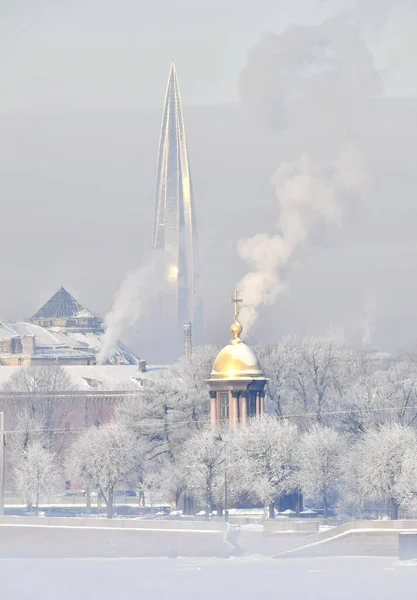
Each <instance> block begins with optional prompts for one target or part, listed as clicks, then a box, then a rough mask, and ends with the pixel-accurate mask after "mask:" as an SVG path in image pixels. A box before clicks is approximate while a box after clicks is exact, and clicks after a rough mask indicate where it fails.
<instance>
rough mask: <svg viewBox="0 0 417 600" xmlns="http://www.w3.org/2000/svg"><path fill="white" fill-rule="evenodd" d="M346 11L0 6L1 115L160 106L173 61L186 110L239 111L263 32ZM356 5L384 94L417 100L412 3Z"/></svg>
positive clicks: (304, 3)
mask: <svg viewBox="0 0 417 600" xmlns="http://www.w3.org/2000/svg"><path fill="white" fill-rule="evenodd" d="M358 2H359V0H358ZM342 4H343V3H341V2H337V1H332V0H322V1H316V0H292V1H283V0H210V1H208V0H175V1H172V0H153V1H152V2H151V1H149V0H147V1H146V2H145V1H143V0H71V2H59V1H58V2H57V1H55V0H36V2H32V1H30V0H26V1H25V0H2V2H1V4H0V54H1V56H2V57H3V58H5V59H6V60H3V61H2V81H1V95H0V110H3V111H9V110H15V109H16V108H24V109H26V110H37V109H46V110H51V109H55V110H62V109H65V108H67V107H109V106H135V107H138V106H160V104H161V95H162V94H163V91H164V87H165V73H166V71H167V69H168V65H169V62H170V60H171V58H174V59H175V61H176V63H177V68H178V71H179V76H180V82H181V90H182V96H183V100H184V102H185V104H216V103H224V102H230V101H235V100H236V99H237V80H238V76H239V72H240V71H241V69H242V68H243V66H244V64H245V62H246V55H247V52H248V50H249V49H250V48H251V47H252V46H254V45H255V44H256V42H257V41H258V40H259V38H260V37H261V35H262V34H263V33H264V32H266V31H274V32H280V31H282V30H284V29H285V28H286V27H287V26H288V25H289V24H291V23H305V24H311V23H317V22H319V21H321V20H322V19H323V18H324V17H325V16H326V15H328V14H330V13H331V11H332V10H334V9H335V8H336V7H340V6H341V5H342ZM359 4H360V7H361V12H360V18H361V19H363V22H364V24H365V23H366V30H367V37H368V40H369V42H370V44H371V46H372V48H373V49H374V51H375V55H376V59H377V64H378V66H379V67H380V68H381V69H382V70H383V72H384V80H385V84H386V93H387V94H388V95H416V94H417V84H416V80H417V77H416V75H417V66H416V61H415V60H414V56H415V52H414V50H415V49H416V42H415V39H414V38H415V36H414V31H415V25H416V16H417V9H416V8H415V5H416V3H415V2H413V0H409V1H406V0H399V1H398V2H397V3H391V4H393V5H394V8H392V9H390V8H389V6H388V8H387V7H386V3H384V0H381V1H379V2H377V1H376V0H361V2H360V3H359ZM384 7H385V8H384ZM365 9H367V10H365ZM370 9H373V10H370ZM383 15H384V18H382V16H383ZM372 17H374V19H373V18H372Z"/></svg>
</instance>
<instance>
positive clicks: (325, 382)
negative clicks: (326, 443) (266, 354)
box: [286, 337, 356, 426]
mask: <svg viewBox="0 0 417 600" xmlns="http://www.w3.org/2000/svg"><path fill="white" fill-rule="evenodd" d="M290 342H291V340H289V341H288V343H287V348H288V352H289V354H290V359H289V360H290V369H289V373H288V375H287V381H286V387H287V390H288V392H287V393H288V396H289V398H290V400H291V401H292V402H291V403H290V405H291V408H292V410H293V411H294V413H295V414H297V413H300V414H305V415H308V416H309V417H310V421H312V422H316V423H321V424H331V423H332V422H333V421H334V418H332V416H331V415H330V414H326V413H332V412H334V411H335V410H336V409H337V408H339V407H340V399H341V397H342V395H343V391H344V389H345V388H346V386H347V385H348V384H349V382H350V380H351V377H352V372H353V370H354V369H355V368H356V357H355V355H354V353H353V352H352V350H351V349H350V348H349V347H348V346H346V345H345V344H341V343H339V342H336V341H334V340H329V339H322V338H311V337H305V338H303V339H301V340H299V341H298V340H297V338H293V339H292V343H290ZM286 414H288V412H287V413H286ZM306 423H308V421H307V420H306V419H303V425H304V426H305V425H306Z"/></svg>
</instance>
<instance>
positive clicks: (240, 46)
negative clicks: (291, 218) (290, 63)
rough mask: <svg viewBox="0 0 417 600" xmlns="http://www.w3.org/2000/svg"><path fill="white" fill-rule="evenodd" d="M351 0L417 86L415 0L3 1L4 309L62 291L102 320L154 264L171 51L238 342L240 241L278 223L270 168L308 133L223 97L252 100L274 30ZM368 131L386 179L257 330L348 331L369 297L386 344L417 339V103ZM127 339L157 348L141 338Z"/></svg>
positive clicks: (207, 278) (399, 88)
mask: <svg viewBox="0 0 417 600" xmlns="http://www.w3.org/2000/svg"><path fill="white" fill-rule="evenodd" d="M351 3H355V5H357V9H358V10H357V12H356V14H355V18H357V19H358V20H359V22H360V23H361V25H362V27H363V31H364V33H365V35H366V40H367V42H368V44H369V46H370V47H371V48H372V50H373V52H374V54H375V60H376V64H377V66H378V68H379V69H380V70H381V72H382V75H383V79H384V83H385V94H386V96H397V97H398V96H408V97H416V96H417V61H416V60H415V56H416V55H417V47H416V41H415V39H416V38H415V30H416V24H417V2H416V0H396V1H394V0H392V1H390V2H388V0H346V2H340V1H338V0H286V1H285V2H284V1H283V0H210V1H209V0H188V1H187V0H153V1H151V0H148V1H147V2H143V1H142V0H67V1H63V0H0V56H1V59H2V64H1V79H0V223H1V225H0V233H1V239H2V252H1V253H0V274H1V282H2V294H1V299H0V315H4V316H6V317H8V318H21V317H25V316H29V315H30V314H32V313H33V312H35V310H37V309H38V308H39V306H40V305H41V304H43V303H44V302H45V301H46V300H47V299H48V297H49V296H50V295H52V294H53V293H54V292H55V291H56V290H57V289H58V288H59V287H61V285H64V286H65V287H67V289H69V291H70V292H71V293H73V294H74V295H75V296H76V297H77V299H78V300H79V301H80V302H81V303H83V304H86V305H87V306H88V307H89V308H91V309H92V310H93V311H96V312H99V313H101V314H102V315H104V314H105V313H106V311H108V310H109V308H110V306H111V303H112V297H113V295H114V293H115V292H116V290H117V288H118V286H119V284H120V281H121V280H122V278H123V275H124V273H125V272H126V271H127V270H129V269H134V268H136V267H138V266H140V265H141V263H142V262H143V260H144V257H145V256H146V255H147V253H148V252H149V249H150V245H151V231H152V213H153V203H154V198H153V194H154V185H155V165H156V154H157V147H158V136H159V127H160V118H161V113H162V105H163V99H164V94H165V86H166V82H167V77H168V71H169V63H170V60H171V58H174V59H175V62H176V65H177V70H178V75H179V83H180V88H181V94H182V98H183V102H184V105H185V124H186V130H187V137H188V142H189V150H190V161H191V169H192V176H193V187H194V194H195V204H196V212H197V220H198V229H199V236H200V252H201V257H202V263H203V266H204V272H203V278H204V286H203V287H204V290H203V291H204V296H205V321H206V327H207V330H208V331H209V336H208V339H207V341H209V342H217V343H222V342H224V341H225V339H227V338H225V336H227V331H228V326H229V321H230V318H231V317H230V315H231V313H230V305H229V303H228V297H229V294H230V293H232V292H233V286H234V284H235V282H236V281H237V280H238V279H239V278H240V277H241V276H242V275H243V274H244V273H245V269H246V265H244V264H243V263H242V261H241V260H240V259H239V258H238V256H237V242H238V240H239V239H241V238H245V237H249V236H251V235H254V234H255V233H258V232H269V233H272V232H274V226H273V225H274V223H275V222H276V219H277V203H276V200H275V198H274V190H273V187H272V184H271V178H272V176H273V174H274V172H275V171H276V169H277V167H278V165H279V163H280V161H281V160H294V159H295V158H297V157H298V156H299V153H300V152H301V151H305V150H306V147H305V145H307V144H306V131H305V130H304V129H303V127H304V125H305V123H304V124H300V126H299V129H298V130H297V131H291V132H287V135H285V132H283V133H281V132H278V134H277V132H276V131H275V132H274V131H272V130H270V129H268V125H267V124H264V125H263V126H262V125H260V124H259V123H253V122H252V121H251V117H250V116H248V115H247V114H246V113H245V112H244V110H243V109H242V107H238V106H217V105H221V104H224V103H230V102H235V101H237V99H238V93H237V89H238V80H239V76H240V73H241V71H242V69H243V68H244V67H245V65H246V64H247V54H248V52H249V51H250V50H251V48H253V47H254V45H256V44H257V42H258V41H259V40H260V38H261V36H262V34H263V33H265V32H269V31H273V32H283V31H285V30H286V29H287V27H288V26H289V25H290V24H291V23H302V24H314V23H319V22H321V21H322V20H323V19H324V18H325V17H326V16H328V15H330V14H331V11H336V10H339V9H340V8H341V7H344V8H345V7H346V6H348V5H351ZM266 71H267V69H266ZM201 105H204V106H205V107H204V108H202V107H201ZM207 105H209V106H207ZM314 131H317V130H316V129H314ZM358 138H359V141H360V143H361V144H362V146H363V148H364V151H365V152H366V154H367V155H368V159H369V165H368V171H369V178H370V181H371V182H372V189H371V190H370V192H369V196H368V198H367V200H366V206H355V207H354V208H352V210H351V213H352V214H349V215H348V216H347V217H346V219H345V220H344V223H343V231H342V232H341V234H339V233H336V234H334V237H335V238H337V240H336V243H335V241H334V240H331V243H330V246H329V247H326V243H327V241H326V239H324V241H322V247H321V246H320V247H319V248H318V249H317V248H316V249H315V250H314V251H309V253H308V256H305V255H304V256H303V257H302V259H301V260H300V261H299V262H297V263H295V264H294V265H292V266H291V269H289V272H288V279H289V283H290V293H289V294H287V295H285V296H282V297H281V298H280V299H279V301H278V302H277V303H276V305H274V306H273V307H272V308H269V309H266V310H264V311H262V312H261V315H260V319H259V322H258V324H257V326H256V328H255V329H254V331H253V336H254V339H262V338H264V337H267V336H268V335H269V336H270V338H272V339H274V340H276V339H278V338H279V336H280V335H282V334H283V333H288V332H296V333H312V334H323V333H325V332H326V331H328V330H331V329H334V330H340V329H343V328H344V329H349V328H350V320H351V319H353V320H355V319H356V321H358V320H360V319H363V312H364V305H365V304H366V302H367V300H366V299H367V294H368V293H369V294H370V295H371V296H372V295H373V296H375V298H376V305H377V311H376V312H377V315H376V320H377V323H376V326H375V339H374V342H375V344H376V345H377V346H379V347H381V348H392V347H395V346H397V347H398V346H401V345H402V344H404V343H406V342H408V341H410V340H412V339H417V318H416V311H415V306H416V304H417V282H416V278H415V264H416V261H417V244H416V242H415V238H416V235H415V223H416V221H417V206H416V198H417V173H416V169H415V156H416V155H417V101H414V100H413V98H409V99H408V100H405V101H403V100H400V99H397V100H395V101H391V100H387V101H386V102H382V103H380V105H379V106H378V109H377V111H376V113H375V115H372V118H370V119H366V118H365V119H364V121H363V122H362V123H359V124H358ZM236 215H238V217H239V218H236ZM339 238H340V239H339ZM352 315H353V317H352ZM272 323H273V326H272V325H271V324H272ZM123 339H124V340H125V341H126V342H127V343H129V344H131V345H132V347H133V348H134V349H135V350H137V351H138V352H139V353H141V354H142V355H143V356H144V357H145V358H147V359H148V360H149V361H151V362H152V361H153V360H156V359H157V358H156V357H155V356H153V355H152V351H151V350H152V349H151V348H149V347H146V348H143V347H142V346H141V337H140V335H138V334H137V333H136V332H133V333H132V334H131V335H130V336H127V337H126V336H124V337H123Z"/></svg>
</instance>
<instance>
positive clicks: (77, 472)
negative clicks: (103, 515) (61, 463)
mask: <svg viewBox="0 0 417 600" xmlns="http://www.w3.org/2000/svg"><path fill="white" fill-rule="evenodd" d="M142 456H143V455H142V447H141V445H140V442H139V441H138V439H137V437H136V436H135V435H134V433H133V432H132V431H131V430H129V429H127V428H126V427H123V426H122V425H121V424H120V423H116V422H113V423H109V424H107V425H102V426H100V427H90V428H89V429H87V430H86V431H84V432H83V433H82V434H81V435H80V437H79V438H78V439H77V440H76V441H75V442H74V443H73V445H72V446H71V448H70V450H69V453H68V457H67V461H66V471H67V474H68V477H69V478H70V479H74V480H76V481H77V480H78V481H80V480H81V481H84V482H85V484H86V485H88V486H89V488H90V489H97V490H98V491H99V492H100V493H101V495H102V496H103V498H104V501H105V503H106V507H107V517H108V518H109V519H110V518H112V516H113V500H114V492H115V489H116V486H117V485H118V484H120V483H121V482H122V481H124V480H126V479H127V478H128V477H129V476H131V475H132V473H134V472H135V471H136V470H139V468H140V465H141V463H142V460H143V459H142Z"/></svg>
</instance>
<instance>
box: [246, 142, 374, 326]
mask: <svg viewBox="0 0 417 600" xmlns="http://www.w3.org/2000/svg"><path fill="white" fill-rule="evenodd" d="M355 160H357V157H356V156H355V153H354V151H353V150H352V149H349V150H348V149H345V150H344V151H343V152H341V154H340V157H339V158H338V159H337V161H334V162H333V163H332V164H322V163H315V162H314V161H313V160H312V159H311V158H310V157H309V156H307V155H306V154H303V155H301V157H300V159H299V160H298V161H295V162H292V163H291V162H283V163H282V164H281V165H280V166H279V168H278V170H277V172H276V174H275V176H274V178H273V182H274V184H275V188H276V195H277V199H278V205H279V219H278V223H277V227H278V230H279V234H277V235H268V234H258V235H255V236H254V237H252V238H249V239H247V240H241V241H240V242H239V245H238V253H239V256H240V257H241V258H242V259H243V260H245V261H247V262H248V263H249V264H250V265H251V266H252V268H253V269H254V270H253V271H251V272H249V273H247V274H246V275H245V276H244V278H243V279H242V280H241V281H240V283H239V284H238V289H239V290H240V291H241V294H242V297H243V299H244V306H243V308H242V310H241V320H242V324H243V326H244V327H245V330H246V331H247V330H248V329H249V328H250V327H252V325H253V324H254V322H255V321H256V319H257V316H258V307H259V306H260V305H261V304H266V305H270V304H273V303H274V302H275V300H276V298H277V296H278V295H279V294H280V293H281V292H282V291H284V290H285V289H286V284H285V283H284V282H283V281H282V273H283V270H284V268H285V266H286V265H287V264H288V263H289V261H290V260H291V258H292V257H293V255H294V253H295V252H296V251H297V250H298V249H299V248H300V247H301V246H302V245H303V244H305V243H306V242H307V241H308V238H309V236H310V234H311V231H312V230H314V228H315V227H316V226H317V225H318V224H319V223H326V224H327V223H335V224H337V223H340V222H341V218H342V214H343V200H344V198H346V197H347V193H348V192H349V193H351V192H352V191H354V190H356V189H359V188H360V185H361V184H362V181H363V176H364V175H363V164H360V163H359V162H358V163H357V164H356V166H355V165H354V161H355Z"/></svg>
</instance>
